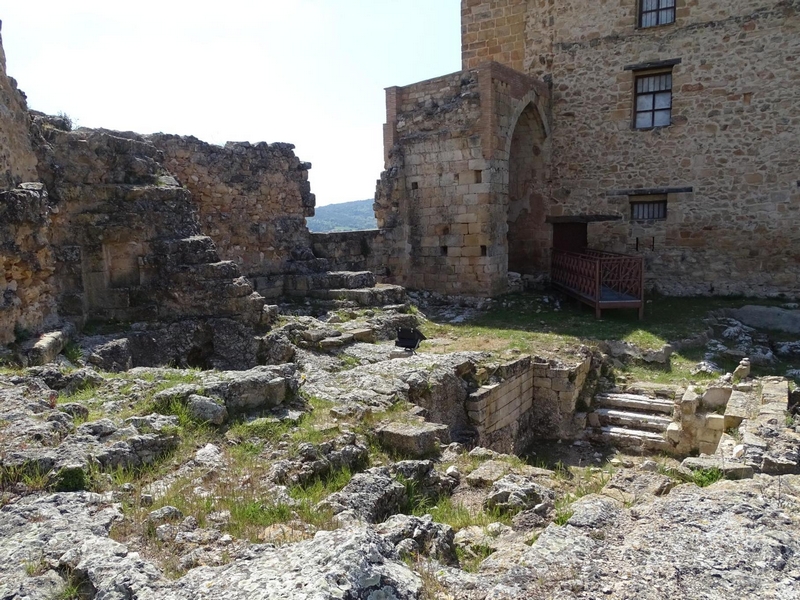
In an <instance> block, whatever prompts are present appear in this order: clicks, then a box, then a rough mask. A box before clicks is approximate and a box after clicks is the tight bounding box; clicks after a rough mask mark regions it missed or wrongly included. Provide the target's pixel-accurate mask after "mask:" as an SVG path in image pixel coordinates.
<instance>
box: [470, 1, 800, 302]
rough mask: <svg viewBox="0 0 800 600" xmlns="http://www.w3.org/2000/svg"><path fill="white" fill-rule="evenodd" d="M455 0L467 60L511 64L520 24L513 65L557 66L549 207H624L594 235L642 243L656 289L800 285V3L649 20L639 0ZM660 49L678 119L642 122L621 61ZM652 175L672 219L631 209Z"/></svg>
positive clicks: (610, 245)
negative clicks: (637, 216)
mask: <svg viewBox="0 0 800 600" xmlns="http://www.w3.org/2000/svg"><path fill="white" fill-rule="evenodd" d="M522 5H525V6H526V7H527V9H526V11H525V12H524V14H523V13H521V12H520V10H519V7H520V6H522ZM462 8H463V11H464V14H465V16H464V19H465V20H464V24H465V28H464V37H463V50H464V67H465V68H470V67H473V66H474V65H475V64H476V62H477V61H482V60H487V59H491V60H497V61H501V62H504V63H505V64H508V65H510V66H518V65H519V63H518V61H517V57H516V56H514V57H513V58H512V57H510V56H509V55H508V53H507V52H508V48H512V47H513V48H515V47H516V46H515V44H516V43H517V38H516V35H517V34H516V33H515V32H516V29H518V28H519V26H520V23H522V22H524V24H525V29H526V34H525V55H524V60H523V64H522V69H523V70H524V71H525V72H526V73H527V74H528V75H531V76H535V77H547V78H548V79H551V80H552V91H553V118H552V123H553V131H552V157H553V158H552V174H551V175H552V178H551V187H550V192H549V193H550V197H551V202H552V204H551V208H550V211H549V212H550V215H552V216H562V215H578V214H610V215H619V216H621V217H622V221H618V222H612V223H604V224H593V225H590V226H589V238H590V239H589V241H590V245H592V246H594V247H598V248H602V249H606V250H614V251H623V252H633V253H643V254H644V256H645V259H646V271H647V280H648V283H649V284H650V287H656V288H658V289H659V290H661V291H662V292H664V293H668V294H711V293H713V294H730V293H742V294H748V295H770V294H775V293H780V292H783V293H788V294H790V295H797V294H798V293H800V252H798V250H797V242H798V241H800V234H798V232H797V228H796V227H794V225H793V224H794V221H795V220H796V217H797V216H798V214H800V213H798V211H800V188H798V185H797V181H798V180H799V179H800V157H798V154H797V152H796V140H797V139H798V135H800V116H798V113H797V110H796V108H797V100H796V99H797V97H798V94H799V93H800V71H799V70H798V68H797V64H796V63H797V61H798V60H800V2H798V1H797V0H781V1H777V0H759V1H758V2H752V1H745V0H732V1H730V2H713V3H699V2H693V1H691V0H678V2H677V11H676V22H675V23H674V24H669V25H664V26H659V27H650V28H643V29H640V28H637V3H636V1H635V0H612V1H610V2H603V3H586V2H582V1H578V0H566V1H564V2H549V1H547V0H530V1H528V2H523V1H521V0H520V1H514V0H509V1H506V0H494V1H489V0H486V1H483V2H479V1H476V0H464V2H463V3H462ZM500 11H503V17H502V18H501V17H500ZM509 11H510V12H511V13H512V14H510V15H507V16H506V13H507V12H509ZM509 18H510V19H511V22H509V21H508V19H509ZM504 19H505V20H504ZM512 28H515V29H514V30H513V32H512ZM484 42H485V43H484ZM476 44H477V46H476ZM483 48H486V49H485V50H484V49H483ZM473 51H475V52H473ZM478 54H480V56H479V55H478ZM658 61H673V62H676V63H678V64H675V65H674V66H673V67H672V75H673V84H672V92H673V105H672V106H673V107H672V124H671V125H670V126H668V127H664V128H656V129H651V130H636V129H634V128H633V123H632V118H633V102H634V94H633V87H634V77H635V73H636V72H637V71H636V69H635V68H631V67H635V66H636V65H643V64H644V63H649V62H658ZM678 61H679V62H678ZM626 67H628V69H626ZM659 189H660V191H663V192H665V193H666V194H667V196H666V199H667V216H666V219H665V220H652V221H641V222H636V221H632V219H631V201H632V200H635V198H634V196H635V195H636V194H637V193H641V192H637V190H645V191H646V192H648V193H649V192H657V191H659Z"/></svg>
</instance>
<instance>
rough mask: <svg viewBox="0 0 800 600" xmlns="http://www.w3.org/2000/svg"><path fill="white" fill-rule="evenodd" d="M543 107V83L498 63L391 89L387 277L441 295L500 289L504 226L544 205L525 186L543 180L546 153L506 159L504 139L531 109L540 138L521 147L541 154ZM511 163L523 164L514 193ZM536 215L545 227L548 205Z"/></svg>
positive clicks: (385, 184) (384, 186)
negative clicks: (534, 158)
mask: <svg viewBox="0 0 800 600" xmlns="http://www.w3.org/2000/svg"><path fill="white" fill-rule="evenodd" d="M547 105H548V92H547V89H546V87H545V86H544V85H542V84H540V83H538V82H536V81H534V80H532V79H530V78H528V77H526V76H525V75H522V74H520V73H517V72H515V71H513V70H511V69H509V68H507V67H504V66H503V65H500V64H497V63H487V64H485V65H482V66H481V67H479V68H475V69H470V70H467V71H464V72H459V73H454V74H451V75H447V76H445V77H440V78H437V79H432V80H429V81H424V82H421V83H418V84H414V85H411V86H407V87H403V88H389V89H388V90H387V124H386V128H385V131H384V143H385V146H384V151H385V158H386V161H387V163H386V171H385V172H384V173H383V174H382V176H381V181H380V182H379V185H378V190H377V193H376V200H375V214H376V217H377V219H378V226H379V227H381V228H382V229H384V230H385V252H386V254H387V255H388V256H387V266H388V269H389V273H390V276H391V277H392V280H393V281H395V282H397V283H401V284H403V285H406V286H408V287H412V288H420V289H427V290H433V291H437V292H441V293H445V294H471V295H496V294H499V293H502V292H504V291H505V290H506V287H507V277H506V275H507V271H508V255H509V247H510V246H513V245H514V243H515V242H514V240H513V239H512V236H510V235H509V230H510V228H513V225H514V222H515V221H516V220H517V219H521V220H522V221H524V220H526V219H528V215H529V213H530V211H531V206H530V204H531V202H532V201H533V202H534V203H541V197H540V196H536V197H535V198H534V197H532V196H533V195H532V194H530V193H529V191H530V189H529V188H530V183H531V182H538V181H540V180H541V179H542V178H544V177H546V173H545V171H544V167H543V164H544V163H545V162H546V160H545V159H542V160H541V161H538V162H537V161H517V162H513V161H510V160H509V157H510V155H511V153H512V151H513V150H514V149H513V148H512V147H511V143H510V138H511V135H512V132H513V131H514V129H515V127H516V125H517V123H518V121H519V120H520V117H521V115H522V114H523V112H524V111H525V110H530V111H531V112H532V113H533V117H532V118H531V120H532V121H533V122H535V123H536V127H531V128H529V130H530V131H531V132H533V131H536V132H537V134H538V137H536V138H534V135H533V134H532V135H531V136H529V137H528V138H526V140H525V141H526V145H525V147H526V149H527V148H534V147H535V148H537V149H538V150H539V151H540V152H541V153H542V154H544V155H546V154H547V152H548V147H547V145H548V142H547V140H546V137H547V136H548V135H549V126H548V124H547V120H548V117H547V113H548V106H547ZM510 165H513V166H514V167H517V166H520V165H521V166H520V172H519V173H517V174H516V175H518V177H516V179H515V182H519V185H517V186H515V192H517V191H521V192H522V193H520V194H517V195H515V193H510V190H509V181H510V179H511V175H512V173H511V171H512V170H513V169H512V167H511V166H510ZM522 169H528V170H538V171H537V172H536V173H522V172H521V170H522ZM510 207H511V208H510ZM535 213H536V216H535V217H533V220H534V221H536V225H537V226H538V225H541V226H542V227H543V226H544V211H543V210H540V209H539V207H538V205H537V207H535ZM526 237H527V236H526ZM537 239H538V238H537ZM516 243H517V244H518V245H519V246H520V247H521V245H522V244H523V242H521V241H520V240H518V241H517V242H516Z"/></svg>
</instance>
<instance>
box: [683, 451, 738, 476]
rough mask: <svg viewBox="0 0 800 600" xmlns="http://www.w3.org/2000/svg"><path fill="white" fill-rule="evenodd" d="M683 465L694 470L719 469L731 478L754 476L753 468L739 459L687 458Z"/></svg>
mask: <svg viewBox="0 0 800 600" xmlns="http://www.w3.org/2000/svg"><path fill="white" fill-rule="evenodd" d="M681 466H682V467H684V468H686V469H690V470H692V471H698V470H702V469H719V470H720V471H722V473H723V474H724V475H725V477H727V478H729V479H749V478H751V477H752V476H753V468H752V467H751V466H749V465H747V464H745V463H743V462H740V461H737V460H724V459H721V458H717V457H703V456H700V457H689V458H685V459H684V460H683V462H682V463H681Z"/></svg>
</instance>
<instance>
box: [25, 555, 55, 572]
mask: <svg viewBox="0 0 800 600" xmlns="http://www.w3.org/2000/svg"><path fill="white" fill-rule="evenodd" d="M24 567H25V575H27V576H28V577H38V576H39V575H44V574H45V573H46V572H47V571H48V570H49V569H50V565H48V564H47V561H46V560H45V559H44V555H42V554H41V552H40V553H39V555H38V556H36V557H34V558H32V559H30V560H26V561H25V563H24Z"/></svg>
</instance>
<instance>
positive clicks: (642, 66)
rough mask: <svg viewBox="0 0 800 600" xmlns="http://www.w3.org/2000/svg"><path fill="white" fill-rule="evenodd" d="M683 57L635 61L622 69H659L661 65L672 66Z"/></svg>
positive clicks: (677, 63)
mask: <svg viewBox="0 0 800 600" xmlns="http://www.w3.org/2000/svg"><path fill="white" fill-rule="evenodd" d="M682 60H683V59H681V58H670V59H667V60H653V61H650V62H643V63H636V64H633V65H625V66H624V67H622V69H623V70H624V71H644V70H646V69H661V68H663V67H674V66H675V65H679V64H681V62H682Z"/></svg>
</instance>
